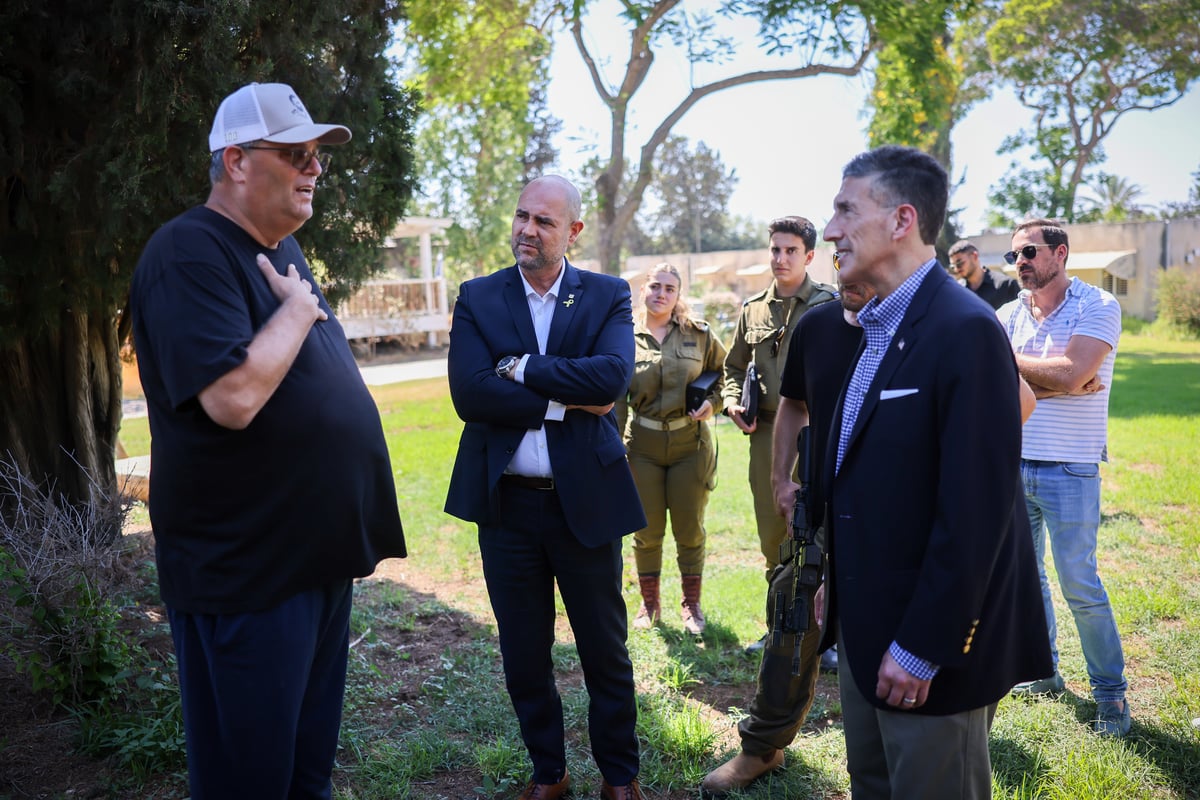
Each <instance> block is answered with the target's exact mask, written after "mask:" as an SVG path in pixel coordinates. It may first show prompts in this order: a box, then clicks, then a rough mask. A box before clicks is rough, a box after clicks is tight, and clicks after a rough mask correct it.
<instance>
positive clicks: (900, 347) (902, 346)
mask: <svg viewBox="0 0 1200 800" xmlns="http://www.w3.org/2000/svg"><path fill="white" fill-rule="evenodd" d="M896 347H898V348H899V349H901V350H903V349H904V340H903V339H901V340H900V341H899V342H897V343H896Z"/></svg>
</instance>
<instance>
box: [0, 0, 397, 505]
mask: <svg viewBox="0 0 1200 800" xmlns="http://www.w3.org/2000/svg"><path fill="white" fill-rule="evenodd" d="M400 14H401V6H400V4H399V2H398V0H331V1H330V2H324V1H323V0H322V1H321V2H318V1H317V0H287V2H283V0H261V1H260V2H254V3H249V2H229V1H228V0H225V1H223V2H200V0H111V1H110V0H105V1H104V2H101V1H100V0H78V2H71V3H45V2H42V1H41V0H11V2H5V3H4V4H3V5H0V420H3V424H0V453H6V452H11V453H12V454H13V456H14V458H15V459H16V460H17V461H18V463H19V464H20V465H21V466H22V468H23V469H25V470H26V471H27V472H28V473H29V474H31V475H33V476H34V477H35V479H36V480H38V481H42V480H51V481H54V482H56V484H57V485H58V486H59V488H60V491H61V492H62V493H63V494H64V495H65V496H66V498H67V500H68V502H71V503H75V504H79V505H86V504H87V503H88V502H90V500H91V498H92V492H93V483H96V484H99V488H100V489H101V490H102V491H106V490H110V489H111V488H113V487H114V486H115V475H114V474H113V470H112V451H113V445H114V444H115V431H116V426H117V424H118V420H119V413H120V408H119V403H120V375H119V356H118V353H119V350H120V340H121V339H123V338H124V337H125V336H126V335H127V334H128V332H129V328H130V322H131V321H130V320H129V318H128V317H127V316H125V317H122V310H123V309H124V307H125V305H126V302H125V301H126V296H127V294H128V287H129V281H130V278H131V276H132V274H133V270H134V267H135V265H136V263H137V259H138V257H139V255H140V254H141V251H142V248H143V247H144V246H145V243H146V241H147V240H148V239H149V237H150V236H151V234H152V233H153V232H154V231H155V230H156V229H157V228H158V227H160V226H161V225H162V224H163V223H165V222H167V221H168V220H169V219H171V218H172V217H174V216H176V215H177V214H179V213H181V212H182V211H184V210H186V209H187V208H188V207H190V206H193V205H195V204H197V203H200V202H202V201H203V200H204V199H205V197H206V195H207V191H208V163H209V153H208V132H209V130H210V128H211V125H212V119H213V114H214V113H215V111H216V108H217V105H218V104H219V103H220V101H221V99H222V98H223V97H225V96H226V95H227V94H229V93H230V92H231V91H233V90H234V89H236V88H237V87H239V86H241V85H243V84H245V83H247V82H250V81H263V82H268V81H281V82H285V83H289V84H291V85H292V86H293V88H295V89H296V91H297V93H298V94H299V96H300V97H302V98H304V100H305V103H306V105H307V106H308V107H309V109H310V111H311V112H312V114H313V116H314V117H315V118H316V119H318V120H324V119H331V120H336V121H338V122H344V123H345V124H347V126H348V127H350V128H351V129H352V131H353V132H354V138H353V139H352V140H351V141H350V142H349V143H348V144H346V145H344V146H342V147H339V148H337V151H336V154H335V155H334V159H333V164H332V166H331V168H330V170H328V171H327V172H326V173H325V174H324V175H323V176H322V177H321V180H320V185H319V191H318V193H317V195H316V201H315V203H314V214H313V218H312V219H311V220H309V222H308V223H307V224H306V225H305V227H304V229H303V230H302V231H301V232H300V234H299V236H298V239H299V241H300V243H301V246H302V247H304V249H305V252H306V254H307V255H308V257H309V259H310V260H311V261H312V262H313V264H314V267H316V268H317V269H318V273H319V274H321V276H322V280H323V282H325V283H326V284H327V285H326V286H325V288H326V294H327V295H328V297H329V299H330V302H332V303H337V301H338V300H339V299H340V298H341V297H342V296H344V295H345V294H347V293H348V292H349V291H351V290H352V289H353V288H354V287H355V286H356V285H357V284H358V283H359V282H361V281H362V280H363V279H364V278H365V277H366V276H368V275H369V274H370V273H371V272H372V271H374V270H375V269H377V268H378V266H379V262H380V259H379V245H380V244H381V242H382V241H383V239H384V237H385V236H387V235H388V234H390V233H391V231H392V229H393V228H394V226H395V221H396V219H397V218H398V217H399V216H400V215H401V214H402V213H403V211H404V209H405V208H406V206H407V205H408V202H409V198H410V195H411V193H412V185H411V180H412V173H413V164H412V154H411V151H412V134H411V129H412V126H413V116H414V114H415V99H414V96H413V94H412V93H411V92H410V91H408V90H404V89H401V88H399V87H397V86H396V85H395V83H394V80H393V77H392V75H391V71H392V67H393V65H392V62H391V61H390V60H389V59H388V58H387V57H385V55H384V51H385V49H386V48H387V47H388V46H389V45H390V43H391V35H392V31H391V29H392V26H393V24H394V23H395V22H396V21H397V20H398V19H399V18H400ZM322 267H323V269H322ZM2 512H3V509H0V513H2Z"/></svg>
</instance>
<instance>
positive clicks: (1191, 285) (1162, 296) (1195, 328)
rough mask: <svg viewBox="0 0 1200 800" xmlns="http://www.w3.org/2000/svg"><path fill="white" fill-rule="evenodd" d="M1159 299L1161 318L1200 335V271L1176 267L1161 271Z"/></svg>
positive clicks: (1159, 314) (1194, 334)
mask: <svg viewBox="0 0 1200 800" xmlns="http://www.w3.org/2000/svg"><path fill="white" fill-rule="evenodd" d="M1157 300H1158V316H1159V317H1160V318H1161V319H1163V320H1165V321H1166V322H1167V323H1168V324H1170V325H1173V326H1175V327H1177V328H1181V329H1183V330H1185V331H1188V332H1189V333H1191V334H1192V335H1193V336H1200V272H1195V271H1191V272H1185V271H1183V270H1182V269H1179V268H1178V267H1176V268H1174V269H1169V270H1167V271H1166V272H1163V273H1160V274H1159V277H1158V292H1157Z"/></svg>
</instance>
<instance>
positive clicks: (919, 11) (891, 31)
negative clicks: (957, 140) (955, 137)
mask: <svg viewBox="0 0 1200 800" xmlns="http://www.w3.org/2000/svg"><path fill="white" fill-rule="evenodd" d="M963 5H969V3H963V2H958V1H956V0H950V2H942V3H932V2H930V3H913V4H902V3H897V4H896V5H895V8H894V9H893V10H892V13H891V14H889V15H888V16H887V17H886V20H885V21H884V22H883V23H881V24H880V26H879V28H878V32H879V35H880V38H881V39H882V40H883V46H882V47H881V48H880V50H879V53H878V54H877V56H876V58H877V65H876V67H875V87H874V89H873V91H872V93H871V96H870V97H869V99H868V103H869V105H870V106H871V108H872V110H873V114H872V116H871V124H870V126H869V127H868V128H867V138H868V141H869V142H870V144H871V146H872V147H877V146H879V145H882V144H901V145H906V146H909V147H916V148H918V149H920V150H924V151H925V152H927V153H931V154H933V155H934V156H935V157H936V158H938V160H939V161H941V162H942V164H943V166H946V167H947V168H949V166H950V163H949V161H950V159H949V156H950V128H951V126H952V124H953V122H954V113H955V103H956V100H957V95H958V89H959V86H960V84H961V82H962V80H961V70H960V69H959V67H958V65H957V64H956V63H955V61H954V59H953V58H952V56H951V53H950V50H949V48H948V45H949V43H950V27H949V23H950V20H951V18H952V17H953V16H954V14H955V13H957V12H958V11H959V9H960V7H961V6H963Z"/></svg>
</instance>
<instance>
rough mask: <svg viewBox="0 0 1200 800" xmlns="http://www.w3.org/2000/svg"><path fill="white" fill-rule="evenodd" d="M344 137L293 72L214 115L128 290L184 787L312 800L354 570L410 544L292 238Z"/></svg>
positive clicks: (215, 798) (324, 793) (327, 758)
mask: <svg viewBox="0 0 1200 800" xmlns="http://www.w3.org/2000/svg"><path fill="white" fill-rule="evenodd" d="M349 139H350V131H349V129H347V128H345V127H343V126H341V125H330V124H318V123H314V122H313V120H312V117H311V116H309V113H308V111H307V109H305V107H304V104H303V103H301V102H300V98H299V97H297V96H296V93H295V92H294V91H293V90H292V88H291V87H290V86H287V85H285V84H281V83H265V84H260V83H252V84H249V85H247V86H243V87H242V88H241V89H238V90H237V91H236V92H234V93H233V94H231V95H230V96H229V97H227V98H225V100H224V101H223V102H222V103H221V105H220V108H219V109H218V110H217V115H216V119H215V121H214V123H213V127H212V132H211V134H210V135H209V150H210V151H211V152H212V161H211V168H210V170H209V171H210V175H211V177H212V191H211V192H210V194H209V196H208V201H207V202H206V203H205V204H204V205H202V206H197V207H196V208H193V209H190V210H188V211H186V212H184V213H183V214H181V215H180V216H178V217H176V218H175V219H173V220H171V221H170V222H168V223H167V224H166V225H164V226H163V227H162V228H161V229H159V230H158V232H157V233H155V234H154V236H153V237H152V238H151V239H150V242H149V243H148V244H147V245H146V249H145V252H143V254H142V257H141V260H140V261H139V262H138V266H137V271H136V272H135V273H134V277H133V285H132V287H131V289H130V309H131V311H132V313H133V320H134V331H133V332H134V341H135V344H136V347H137V355H138V367H139V369H140V371H141V380H142V386H143V389H144V391H145V394H146V402H147V406H148V410H149V416H150V430H151V432H152V433H153V440H152V442H151V460H152V462H153V465H154V478H153V480H152V481H151V482H150V522H151V525H152V526H153V528H154V538H155V543H156V551H155V552H156V556H157V561H158V579H159V587H160V590H161V592H162V598H163V603H164V604H165V605H166V607H167V614H168V617H169V619H170V622H171V635H172V637H173V639H174V642H175V654H176V661H177V664H178V669H179V688H180V695H181V698H182V702H183V722H184V734H185V737H186V740H187V758H188V779H189V783H190V787H191V796H192V797H193V798H195V800H228V799H229V798H233V799H234V800H237V799H239V798H246V799H247V800H249V798H263V797H291V798H305V799H306V800H328V798H329V797H330V796H331V792H332V782H331V775H332V771H333V762H334V755H335V754H336V752H337V744H338V732H339V728H340V724H341V713H342V695H343V692H344V688H345V682H346V661H347V655H348V648H349V634H350V604H351V586H352V583H353V580H354V578H357V577H362V576H366V575H369V574H371V572H373V571H374V569H375V566H376V564H377V563H378V562H379V561H380V560H381V559H383V558H388V557H393V556H404V555H405V543H404V534H403V532H402V529H401V525H400V516H399V512H398V510H397V508H396V486H395V481H394V479H393V477H392V467H391V463H390V460H389V456H388V450H387V442H386V441H385V439H384V436H383V428H382V425H381V424H380V418H379V411H378V409H377V408H376V406H375V401H374V400H373V399H372V397H371V395H370V393H369V392H368V391H367V387H366V385H365V384H364V383H363V380H362V376H361V374H360V373H359V370H358V366H357V364H356V363H355V361H354V357H353V356H352V355H351V353H350V346H349V343H348V342H347V341H346V335H345V332H344V331H343V330H342V327H341V325H339V324H338V322H337V320H336V319H335V318H334V315H333V311H332V309H330V307H329V304H328V303H327V302H326V301H325V298H324V297H322V296H321V291H320V289H319V288H318V287H317V282H316V280H315V279H314V278H313V275H312V273H311V272H310V271H309V268H308V265H307V264H306V263H305V259H304V255H303V253H302V252H301V250H300V246H299V244H298V243H297V242H296V239H295V237H294V236H293V235H292V234H293V233H294V232H295V231H296V230H298V229H299V228H300V226H301V225H303V224H304V223H305V221H307V220H308V218H309V217H310V216H312V213H313V209H312V203H313V196H314V194H315V192H316V189H317V181H318V179H319V178H320V177H321V174H322V173H323V172H324V171H325V168H326V167H327V166H328V165H329V155H328V154H327V153H325V152H323V151H322V150H321V146H322V145H328V144H342V143H345V142H347V141H349Z"/></svg>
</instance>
